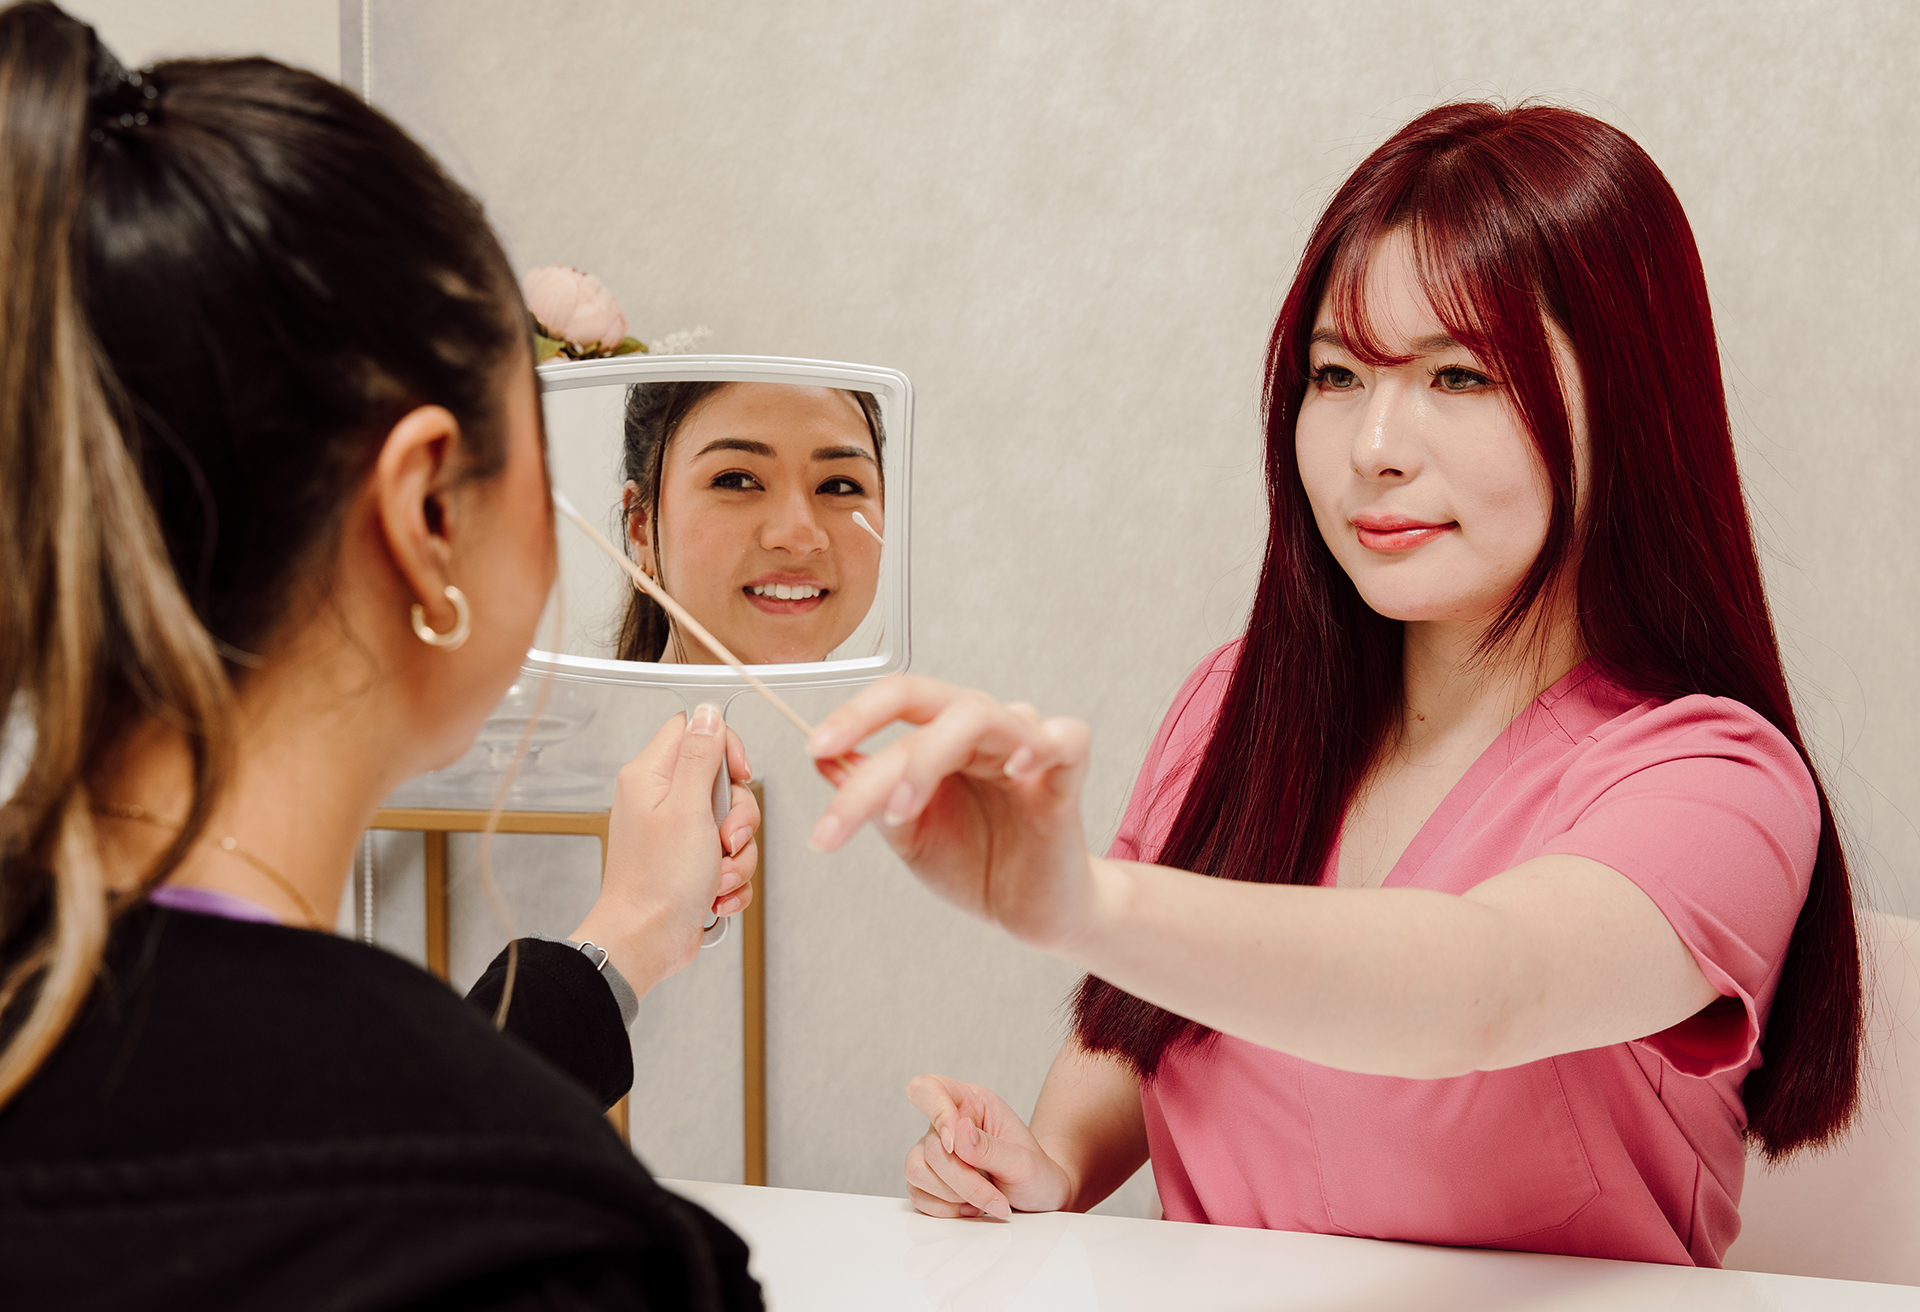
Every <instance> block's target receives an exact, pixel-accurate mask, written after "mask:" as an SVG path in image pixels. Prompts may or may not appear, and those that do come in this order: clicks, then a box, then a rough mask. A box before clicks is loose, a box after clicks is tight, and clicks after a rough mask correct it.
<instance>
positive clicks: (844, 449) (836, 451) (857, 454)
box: [813, 446, 880, 467]
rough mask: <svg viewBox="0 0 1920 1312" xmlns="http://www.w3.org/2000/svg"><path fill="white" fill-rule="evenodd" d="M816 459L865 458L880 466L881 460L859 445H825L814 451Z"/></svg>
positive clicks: (870, 462) (869, 462) (871, 463)
mask: <svg viewBox="0 0 1920 1312" xmlns="http://www.w3.org/2000/svg"><path fill="white" fill-rule="evenodd" d="M813 458H814V459H815V460H864V461H866V462H867V463H868V464H870V465H874V466H876V467H878V465H879V464H880V462H879V461H878V460H875V459H874V458H873V457H872V456H871V455H868V454H867V453H866V452H865V451H862V450H861V449H860V448H859V447H857V446H823V447H821V448H819V449H818V450H816V451H815V452H814V453H813Z"/></svg>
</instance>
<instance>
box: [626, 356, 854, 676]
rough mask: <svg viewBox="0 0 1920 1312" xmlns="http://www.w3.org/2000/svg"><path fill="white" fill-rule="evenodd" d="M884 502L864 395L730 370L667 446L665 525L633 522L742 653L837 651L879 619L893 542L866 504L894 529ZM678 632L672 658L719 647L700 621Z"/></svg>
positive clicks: (647, 546) (672, 581)
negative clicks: (860, 519)
mask: <svg viewBox="0 0 1920 1312" xmlns="http://www.w3.org/2000/svg"><path fill="white" fill-rule="evenodd" d="M882 506H883V501H882V498H881V491H880V465H879V462H878V459H877V452H876V451H875V449H874V442H873V436H872V434H871V433H870V432H869V431H868V429H867V420H866V416H865V414H864V413H863V412H862V411H861V408H860V404H859V402H858V401H857V400H855V399H854V398H853V397H852V396H850V395H848V394H847V393H846V392H842V391H838V390H836V389H834V388H829V387H800V386H795V385H792V384H785V383H730V384H728V385H727V386H725V387H722V388H719V389H718V390H716V391H714V392H712V393H709V394H708V395H707V396H705V397H703V398H701V400H700V401H699V402H697V403H696V404H695V405H694V407H693V409H692V410H691V411H689V412H688V414H687V416H686V418H684V419H683V420H682V421H681V423H680V427H679V429H678V430H677V431H676V432H675V433H674V435H673V438H672V440H671V441H670V442H669V443H668V445H667V451H666V457H665V461H664V463H663V465H662V467H661V471H660V504H659V508H658V519H659V523H658V524H657V525H656V526H655V528H656V533H655V534H654V535H649V534H648V533H647V531H646V525H645V524H644V522H643V519H642V517H641V516H638V515H635V516H633V517H632V518H630V519H629V520H628V524H629V531H630V532H631V533H632V535H633V537H634V541H635V543H636V545H638V546H639V547H640V548H641V554H642V559H643V561H645V562H646V563H647V564H648V565H650V566H651V567H652V569H654V570H655V571H656V573H655V577H662V575H664V581H665V584H666V587H667V590H668V591H669V592H670V593H672V594H673V597H674V599H675V600H676V601H678V602H680V604H681V605H683V606H685V607H686V608H687V609H688V610H689V611H690V612H692V614H693V616H694V618H696V619H698V620H699V621H700V622H701V623H702V624H704V625H706V626H707V628H709V629H710V630H712V632H713V635H714V636H715V637H717V638H719V639H720V641H721V642H722V643H724V644H726V646H727V647H728V648H729V649H731V650H732V651H733V653H734V654H735V655H736V656H738V657H739V658H740V659H741V660H743V661H745V662H747V663H748V664H749V665H784V664H794V663H801V662H806V661H819V660H825V659H826V658H827V655H828V653H830V652H831V651H832V650H833V649H834V648H835V647H838V646H839V645H840V644H841V643H843V642H845V641H846V640H847V638H848V637H850V636H851V635H852V633H853V631H854V630H855V629H856V628H858V627H859V625H860V621H861V620H863V619H865V618H866V616H867V612H868V611H869V610H870V609H871V608H872V606H873V598H874V594H875V593H876V592H877V591H878V589H879V581H880V544H879V543H878V542H876V541H875V540H874V539H873V538H872V537H871V536H869V535H868V534H867V533H866V532H864V531H863V530H862V529H861V528H860V526H859V525H858V524H855V523H854V522H853V514H854V512H855V511H859V512H860V513H861V514H862V515H864V516H865V517H866V520H867V522H868V523H870V524H872V525H873V527H874V528H875V529H876V530H877V531H878V532H880V533H881V534H883V535H884V534H885V533H886V523H885V519H884V514H883V510H882ZM650 537H652V538H653V539H654V540H652V541H650V540H649V538H650ZM655 541H657V543H658V548H659V559H657V560H654V559H651V557H652V552H653V547H654V544H655ZM662 567H664V569H663V568H662ZM675 644H676V646H677V650H674V649H670V650H669V651H668V652H667V653H666V654H665V656H664V657H663V659H666V660H685V661H690V662H693V663H697V664H706V663H709V662H712V661H713V660H714V659H715V658H714V657H713V656H712V655H711V654H710V653H709V652H707V650H706V649H705V648H704V647H703V646H702V645H701V644H700V643H699V642H698V641H697V640H695V639H694V638H693V637H692V635H690V634H687V635H676V638H675Z"/></svg>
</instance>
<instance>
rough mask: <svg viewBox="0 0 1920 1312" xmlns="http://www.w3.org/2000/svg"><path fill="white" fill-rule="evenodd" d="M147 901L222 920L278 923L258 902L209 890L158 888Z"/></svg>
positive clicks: (277, 918)
mask: <svg viewBox="0 0 1920 1312" xmlns="http://www.w3.org/2000/svg"><path fill="white" fill-rule="evenodd" d="M147 901H149V902H151V903H153V904H154V905H155V906H157V907H169V908H171V909H173V910H175V911H191V912H194V913H196V914H198V915H202V916H218V917H220V918H221V919H222V920H251V921H257V922H258V923H260V924H263V925H278V924H280V923H281V921H280V917H278V916H276V915H274V914H273V912H271V911H269V910H267V909H266V908H265V907H263V906H261V905H260V904H259V903H258V902H252V901H249V900H248V899H246V898H244V897H235V896H234V895H233V894H232V893H216V892H214V891H213V890H212V889H210V888H193V887H191V886H189V885H186V884H162V885H160V887H158V888H156V889H154V890H153V891H152V892H151V893H149V894H147Z"/></svg>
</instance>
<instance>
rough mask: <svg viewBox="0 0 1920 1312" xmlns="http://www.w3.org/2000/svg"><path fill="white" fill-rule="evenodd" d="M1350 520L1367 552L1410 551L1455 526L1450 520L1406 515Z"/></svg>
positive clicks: (1373, 516) (1359, 517) (1370, 516)
mask: <svg viewBox="0 0 1920 1312" xmlns="http://www.w3.org/2000/svg"><path fill="white" fill-rule="evenodd" d="M1352 523H1353V528H1354V532H1356V533H1358V534H1359V535H1360V545H1361V546H1363V547H1365V548H1367V549H1368V550H1369V551H1411V550H1412V549H1413V548H1415V547H1417V546H1420V545H1422V544H1423V543H1427V542H1431V541H1433V540H1434V539H1435V538H1437V537H1439V536H1440V535H1441V534H1442V533H1445V532H1448V531H1449V530H1451V529H1454V528H1456V527H1458V525H1457V524H1454V523H1451V522H1449V523H1443V524H1436V523H1434V522H1433V521H1431V520H1419V519H1408V518H1407V517H1406V516H1405V515H1355V516H1354V517H1353V521H1352Z"/></svg>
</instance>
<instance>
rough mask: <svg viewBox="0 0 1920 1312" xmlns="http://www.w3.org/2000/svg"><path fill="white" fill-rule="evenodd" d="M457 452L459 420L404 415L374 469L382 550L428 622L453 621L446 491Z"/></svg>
mask: <svg viewBox="0 0 1920 1312" xmlns="http://www.w3.org/2000/svg"><path fill="white" fill-rule="evenodd" d="M459 449H460V421H459V420H457V419H455V418H454V417H453V415H452V413H451V412H450V411H448V410H446V409H444V408H443V407H441V406H437V405H423V406H421V407H419V408H418V409H417V410H411V411H409V412H408V413H407V414H406V415H405V416H403V417H402V418H401V420H400V422H399V423H397V424H395V425H394V426H393V428H392V430H391V431H390V432H388V434H387V440H386V441H385V442H384V443H383V444H382V445H381V447H380V455H379V458H378V459H376V460H375V461H374V465H373V480H372V483H373V486H372V493H373V502H374V513H375V515H376V516H377V517H378V520H379V524H380V531H381V534H382V535H383V536H384V537H385V539H386V543H387V550H388V551H390V552H391V553H392V555H393V563H394V566H395V568H397V569H398V570H399V571H400V575H401V577H402V578H404V579H405V580H406V584H407V588H408V590H410V591H411V592H412V593H413V595H414V597H415V599H416V600H418V601H419V603H420V604H421V606H423V607H424V608H425V609H426V618H427V622H428V623H429V624H430V625H431V626H432V627H433V628H435V629H438V630H444V629H446V628H447V627H448V626H449V625H450V624H451V623H452V622H453V606H452V605H451V604H450V603H449V602H448V601H447V597H446V590H447V584H449V583H451V582H453V581H454V580H453V579H452V578H451V577H450V576H449V571H450V570H451V568H452V564H453V532H454V527H455V525H454V518H455V515H454V509H453V506H452V504H451V499H450V498H449V497H448V496H447V492H448V491H449V489H450V488H451V486H452V483H453V472H454V469H455V462H456V458H457V456H458V454H459Z"/></svg>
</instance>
